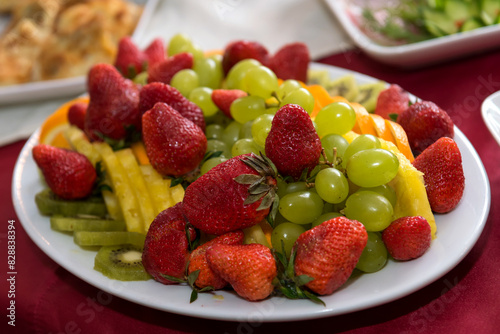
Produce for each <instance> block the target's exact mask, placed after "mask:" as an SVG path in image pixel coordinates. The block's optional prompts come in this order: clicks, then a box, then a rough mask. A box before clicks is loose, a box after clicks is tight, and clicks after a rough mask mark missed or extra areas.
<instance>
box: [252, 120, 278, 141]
mask: <svg viewBox="0 0 500 334" xmlns="http://www.w3.org/2000/svg"><path fill="white" fill-rule="evenodd" d="M272 122H273V115H269V114H264V115H260V116H258V117H257V118H256V119H255V120H254V121H253V123H252V127H251V132H252V137H253V140H254V141H255V143H257V145H259V146H265V145H266V138H267V135H268V134H269V131H271V124H272Z"/></svg>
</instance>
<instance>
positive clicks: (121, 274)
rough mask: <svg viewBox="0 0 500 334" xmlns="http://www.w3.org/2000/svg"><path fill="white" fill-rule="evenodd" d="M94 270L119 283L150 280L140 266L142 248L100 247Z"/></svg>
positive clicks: (132, 246) (130, 246)
mask: <svg viewBox="0 0 500 334" xmlns="http://www.w3.org/2000/svg"><path fill="white" fill-rule="evenodd" d="M94 269H95V270H97V271H99V272H101V273H102V274H103V275H104V276H106V277H108V278H111V279H116V280H120V281H146V280H149V279H151V278H152V277H151V275H149V274H148V273H147V272H146V270H145V269H144V266H143V265H142V247H138V246H135V245H129V244H125V245H115V246H103V247H101V249H99V251H98V252H97V255H96V257H95V260H94Z"/></svg>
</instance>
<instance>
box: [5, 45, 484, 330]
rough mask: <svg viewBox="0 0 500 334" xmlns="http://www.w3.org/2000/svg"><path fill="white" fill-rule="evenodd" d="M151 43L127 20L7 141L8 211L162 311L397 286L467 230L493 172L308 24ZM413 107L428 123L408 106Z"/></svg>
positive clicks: (217, 309)
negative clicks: (316, 40)
mask: <svg viewBox="0 0 500 334" xmlns="http://www.w3.org/2000/svg"><path fill="white" fill-rule="evenodd" d="M162 43H163V42H162V41H160V40H155V41H153V42H152V44H151V45H150V46H149V47H148V48H146V49H145V50H139V49H138V48H137V47H136V46H135V45H134V44H133V42H132V41H131V40H130V39H127V38H124V39H122V41H121V42H120V47H119V50H127V52H120V51H119V52H118V56H117V59H116V61H115V64H114V65H115V66H114V67H113V66H109V65H104V64H97V65H95V66H94V67H93V68H92V69H91V70H90V71H89V76H88V96H87V95H86V96H82V97H81V98H78V99H75V100H72V101H69V102H68V103H66V104H65V105H63V106H61V108H60V109H58V110H56V111H55V112H54V113H53V114H52V115H51V116H50V117H49V118H48V119H47V120H46V121H45V122H44V124H42V125H41V127H40V128H39V129H38V130H37V131H36V132H35V133H34V134H33V135H32V136H31V137H30V139H29V140H28V141H27V143H26V145H25V147H24V148H23V150H22V152H21V154H20V156H19V158H18V161H17V163H16V167H15V170H14V176H13V181H12V198H13V201H14V206H15V209H16V212H17V214H18V217H19V219H20V221H21V223H22V225H23V227H24V229H25V230H26V231H27V233H28V235H29V236H30V238H31V239H32V240H33V241H34V242H35V244H37V246H38V247H39V248H40V249H41V250H42V251H43V252H44V253H46V254H47V255H48V256H49V257H50V258H52V259H53V260H54V261H55V262H57V263H58V264H59V265H61V266H62V267H64V268H65V269H67V270H68V271H69V272H71V273H73V274H74V275H76V276H77V277H79V278H81V279H82V280H83V281H86V282H87V283H89V284H91V285H93V286H95V287H97V288H99V289H101V290H103V291H105V292H108V293H110V294H113V295H115V296H118V297H121V298H124V299H126V300H129V301H132V302H135V303H137V304H140V305H145V306H148V307H152V308H155V309H159V310H163V311H166V312H172V313H177V314H183V315H188V316H193V317H200V318H208V319H218V320H230V321H291V320H304V319H313V318H320V317H327V316H332V315H339V314H344V313H349V312H353V311H358V310H362V309H367V308H370V307H374V306H377V305H381V304H384V303H388V302H390V301H393V300H396V299H398V298H402V297H404V296H406V295H408V294H411V293H413V292H415V291H417V290H419V289H421V288H423V287H424V286H426V285H428V284H430V283H432V282H434V281H436V280H438V279H439V278H440V277H441V276H443V275H444V274H446V273H447V272H448V271H449V270H451V269H452V268H453V267H455V266H456V265H457V264H458V263H459V262H460V261H461V260H462V259H463V258H464V257H465V256H466V255H467V253H468V252H469V251H470V249H471V248H472V247H473V246H474V244H475V242H476V241H477V239H478V238H479V235H480V234H481V232H482V230H483V227H484V224H485V222H486V218H487V216H488V212H489V206H490V189H489V183H488V179H487V176H486V172H485V170H484V167H483V165H482V162H481V160H480V159H479V157H478V155H477V153H476V152H475V150H474V148H473V146H472V145H471V144H470V142H469V141H468V139H467V138H466V137H465V136H464V134H463V133H462V132H461V131H460V130H459V129H458V128H456V127H455V126H454V125H453V123H452V122H451V120H450V119H449V117H448V116H447V115H446V112H444V111H442V110H441V109H440V108H439V107H438V106H436V105H435V104H433V103H432V102H430V101H420V100H419V99H418V98H417V97H415V96H413V95H411V94H409V93H407V92H404V91H403V90H402V89H401V87H399V86H397V85H389V84H388V83H384V82H381V81H379V80H377V79H375V78H371V77H368V76H365V75H362V74H360V73H356V72H352V71H348V70H345V69H341V68H337V67H332V66H328V65H323V64H319V63H314V62H310V59H309V56H308V50H307V46H306V45H304V44H302V43H292V44H289V45H285V46H283V48H282V49H280V50H278V51H277V52H276V53H275V54H274V55H269V54H268V52H267V50H265V49H263V47H262V46H261V45H259V44H258V43H257V42H249V41H235V42H233V43H231V44H229V45H228V46H226V47H225V48H224V49H223V50H215V51H205V52H203V51H201V50H199V49H198V48H197V47H196V46H195V44H194V43H193V42H191V41H190V40H189V38H188V37H186V36H183V35H176V36H174V37H173V38H172V39H171V40H170V41H169V43H168V45H167V46H165V45H164V44H162ZM165 49H166V50H167V55H165ZM146 63H148V67H145V66H146V65H145V64H146ZM263 64H266V65H263ZM212 65H213V66H212ZM218 66H220V67H218ZM224 67H226V70H224ZM217 68H218V70H217ZM207 73H211V74H210V75H208V74H207ZM217 73H218V74H217ZM193 78H195V80H193ZM278 78H279V79H278ZM201 82H203V83H201ZM209 87H210V88H209ZM207 92H208V95H207ZM292 93H293V94H292ZM134 94H135V95H134ZM217 94H219V95H217ZM342 94H343V95H342ZM206 96H208V97H209V98H208V99H207V98H206ZM395 96H396V97H397V98H394V97H395ZM103 97H104V99H103ZM110 97H111V98H110ZM134 98H135V99H136V100H135V101H139V100H140V101H141V102H140V103H138V104H137V109H143V110H142V111H141V112H140V115H141V117H140V120H141V123H139V124H137V123H135V124H134V117H133V113H131V112H129V111H128V109H127V108H129V107H130V106H131V105H133V104H134ZM252 100H253V101H252ZM124 101H125V102H124ZM207 102H211V103H207ZM251 105H254V106H255V105H257V107H249V106H251ZM259 106H260V107H259ZM262 106H263V107H262ZM381 106H384V108H382V107H381ZM388 106H390V107H391V109H390V110H389V107H388ZM117 108H118V109H120V110H121V113H120V114H119V117H117V116H116V115H114V116H113V114H112V113H110V114H106V115H104V114H103V111H112V110H116V109H117ZM129 109H130V108H129ZM242 110H244V111H243V112H242ZM181 111H182V113H181ZM416 114H417V115H419V116H418V117H416V119H412V117H413V116H415V115H416ZM426 114H431V115H434V116H435V115H439V117H431V118H432V119H439V121H438V123H439V124H438V125H436V124H434V123H433V121H429V119H427V120H425V121H424V123H422V124H423V126H420V127H419V126H416V125H415V124H417V125H418V124H420V123H419V122H420V121H421V120H422V119H425V117H426V116H422V115H426ZM82 115H83V116H82ZM407 119H411V121H409V122H407ZM120 122H122V123H120ZM405 122H406V123H405ZM117 124H118V125H119V126H116V125H117ZM266 124H267V125H266ZM408 124H410V125H408ZM121 125H123V126H121ZM125 125H126V126H125ZM134 125H135V127H134ZM244 126H245V127H246V130H245V128H244ZM232 127H237V129H238V131H237V135H233V136H230V134H231V133H232V132H231V129H232ZM403 127H406V130H404V129H403ZM427 128H430V129H431V131H430V132H429V133H426V134H425V135H423V136H422V133H424V132H425V131H426V129H427ZM134 129H142V131H139V132H140V133H139V134H140V135H142V136H139V137H138V136H137V133H134ZM228 129H229V130H228ZM401 129H403V130H401ZM356 131H357V132H356ZM224 133H225V134H226V136H225V137H224V136H223V134H224ZM433 136H434V137H433ZM228 137H229V139H231V140H230V143H231V147H230V148H229V147H227V145H226V144H225V143H226V142H225V141H224V140H223V139H224V138H225V139H227V138H228ZM431 137H433V138H431ZM219 139H220V140H219ZM217 141H219V142H220V143H217ZM332 141H333V142H334V144H333V146H332V145H330V146H329V143H330V142H332ZM356 143H357V144H356ZM356 145H357V146H356ZM364 145H366V146H364ZM342 147H343V148H344V149H342ZM290 148H291V149H290ZM362 158H363V159H362ZM372 162H373V163H372ZM380 165H381V166H382V167H383V168H382V169H380V168H379V167H378V166H380ZM429 166H430V168H429ZM417 167H418V168H417ZM422 171H424V172H422ZM442 173H446V175H447V178H448V179H451V180H452V182H445V183H440V181H438V179H440V176H441V174H442ZM331 180H334V181H331ZM424 182H425V183H424ZM221 184H222V186H221ZM332 189H334V190H335V191H332ZM443 189H446V191H442V190H443ZM372 203H375V204H372ZM372 211H374V212H375V214H371V213H370V212H372ZM285 227H286V229H285ZM283 230H284V231H285V232H279V231H283ZM297 231H298V232H297ZM317 245H319V246H317ZM324 245H327V246H324ZM317 247H319V248H317ZM311 249H312V251H311ZM371 254H374V255H373V256H371ZM310 259H313V261H312V262H311V261H309V260H310ZM316 263H324V266H321V267H319V268H318V267H317V266H316ZM324 273H326V278H325V274H324ZM207 282H208V283H207Z"/></svg>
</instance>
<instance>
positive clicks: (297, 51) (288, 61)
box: [269, 43, 311, 82]
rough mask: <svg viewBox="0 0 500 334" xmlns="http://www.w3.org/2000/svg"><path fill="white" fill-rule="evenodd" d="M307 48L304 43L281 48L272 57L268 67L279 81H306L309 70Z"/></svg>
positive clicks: (309, 59)
mask: <svg viewBox="0 0 500 334" xmlns="http://www.w3.org/2000/svg"><path fill="white" fill-rule="evenodd" d="M310 61H311V57H310V55H309V48H308V47H307V45H305V44H304V43H291V44H287V45H285V46H283V47H282V48H281V49H279V50H278V51H277V52H276V53H275V54H274V55H273V56H272V57H271V61H270V65H269V67H270V68H271V70H273V71H274V73H276V76H277V77H278V78H280V79H283V80H287V79H294V80H300V81H302V82H306V81H307V70H308V69H309V62H310Z"/></svg>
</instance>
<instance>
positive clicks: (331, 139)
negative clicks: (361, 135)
mask: <svg viewBox="0 0 500 334" xmlns="http://www.w3.org/2000/svg"><path fill="white" fill-rule="evenodd" d="M321 146H322V147H323V148H324V149H325V155H326V158H327V159H328V161H329V162H331V163H335V161H333V149H334V148H335V149H336V151H337V157H338V158H343V157H344V153H345V151H346V149H347V147H348V146H349V142H348V141H347V140H346V139H345V138H344V137H342V136H341V135H337V134H334V133H331V134H329V135H326V136H324V137H323V138H321ZM321 159H323V158H321Z"/></svg>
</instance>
